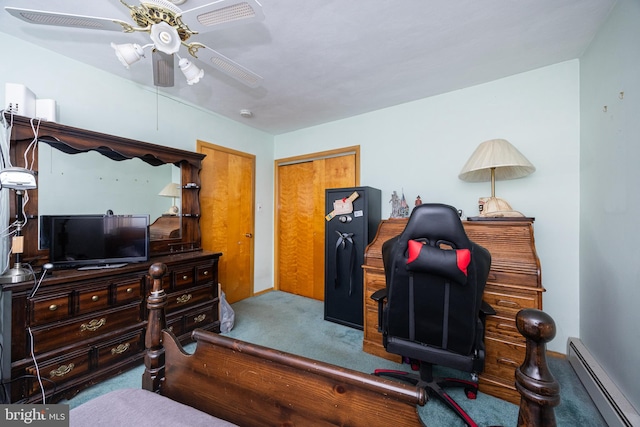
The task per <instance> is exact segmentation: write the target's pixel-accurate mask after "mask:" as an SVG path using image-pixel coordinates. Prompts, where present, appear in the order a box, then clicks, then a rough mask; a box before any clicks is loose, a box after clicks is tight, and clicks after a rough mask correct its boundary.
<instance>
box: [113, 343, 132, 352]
mask: <svg viewBox="0 0 640 427" xmlns="http://www.w3.org/2000/svg"><path fill="white" fill-rule="evenodd" d="M129 346H130V345H129V343H125V344H118V346H117V347H115V348H112V349H111V354H122V353H124V352H125V351H127V350H129Z"/></svg>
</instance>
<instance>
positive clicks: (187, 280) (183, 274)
mask: <svg viewBox="0 0 640 427" xmlns="http://www.w3.org/2000/svg"><path fill="white" fill-rule="evenodd" d="M194 277H195V275H194V270H193V267H189V268H181V269H177V270H174V271H173V287H174V289H180V288H185V287H189V286H193V285H194Z"/></svg>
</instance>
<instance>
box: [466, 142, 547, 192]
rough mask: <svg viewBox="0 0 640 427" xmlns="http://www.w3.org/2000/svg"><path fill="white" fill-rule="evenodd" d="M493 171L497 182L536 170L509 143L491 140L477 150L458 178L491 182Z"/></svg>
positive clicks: (519, 176)
mask: <svg viewBox="0 0 640 427" xmlns="http://www.w3.org/2000/svg"><path fill="white" fill-rule="evenodd" d="M492 169H494V171H495V179H497V180H506V179H515V178H522V177H523V176H527V175H529V174H531V173H533V172H535V170H536V168H535V166H533V165H532V164H531V162H530V161H529V160H527V158H526V157H524V156H523V155H522V153H520V151H518V149H517V148H516V147H514V146H513V145H511V143H509V141H507V140H505V139H491V140H489V141H485V142H483V143H481V144H480V145H479V146H478V148H476V151H474V152H473V154H472V155H471V157H469V160H467V163H465V165H464V166H463V167H462V170H461V171H460V174H459V175H458V178H460V179H461V180H463V181H468V182H482V181H491V179H492V178H491V170H492Z"/></svg>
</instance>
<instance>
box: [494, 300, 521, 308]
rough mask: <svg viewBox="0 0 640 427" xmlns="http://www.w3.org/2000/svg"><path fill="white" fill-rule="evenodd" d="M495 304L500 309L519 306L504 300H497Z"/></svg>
mask: <svg viewBox="0 0 640 427" xmlns="http://www.w3.org/2000/svg"><path fill="white" fill-rule="evenodd" d="M497 304H498V305H499V306H501V307H509V308H520V304H518V303H517V302H515V301H509V300H506V299H501V300H498V302H497Z"/></svg>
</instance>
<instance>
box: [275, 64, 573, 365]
mask: <svg viewBox="0 0 640 427" xmlns="http://www.w3.org/2000/svg"><path fill="white" fill-rule="evenodd" d="M579 126H580V117H579V64H578V60H573V61H568V62H563V63H560V64H556V65H552V66H549V67H545V68H542V69H538V70H534V71H531V72H528V73H524V74H519V75H516V76H512V77H508V78H504V79H500V80H497V81H494V82H490V83H486V84H483V85H479V86H475V87H470V88H467V89H463V90H459V91H455V92H451V93H447V94H444V95H440V96H434V97H431V98H427V99H422V100H420V101H416V102H411V103H407V104H403V105H399V106H396V107H391V108H387V109H383V110H379V111H375V112H372V113H368V114H363V115H361V116H358V117H353V118H349V119H345V120H340V121H336V122H332V123H328V124H325V125H321V126H316V127H311V128H307V129H302V130H300V131H296V132H292V133H288V134H285V135H279V136H277V137H276V139H275V141H276V145H275V155H276V158H286V157H290V156H295V155H299V154H303V153H310V152H317V151H322V150H329V149H333V148H337V147H343V146H348V145H356V144H359V145H360V147H361V155H362V160H361V169H362V170H361V179H360V183H361V184H362V185H368V186H372V187H376V188H379V189H381V190H382V194H383V200H382V217H383V218H388V216H389V214H390V205H389V203H388V201H389V199H390V196H391V193H392V191H394V190H396V191H398V192H400V191H402V190H403V189H404V193H405V195H406V197H407V200H408V201H409V203H410V205H413V200H414V199H415V197H416V196H417V195H420V197H421V198H422V200H423V202H442V203H448V204H451V205H453V206H455V207H457V208H458V209H462V210H463V211H464V212H465V214H467V215H469V216H473V215H477V212H478V211H477V201H478V197H483V196H489V195H490V193H491V186H490V184H489V183H488V182H485V183H466V182H463V181H461V180H459V179H458V173H459V172H460V169H461V168H462V166H463V165H464V163H465V162H466V161H467V159H468V158H469V156H470V155H471V153H472V152H473V150H475V148H476V146H477V145H478V144H480V143H481V142H483V141H485V140H487V139H493V138H505V139H507V140H509V141H510V142H511V143H513V144H514V145H515V146H516V147H517V148H518V149H519V150H520V151H521V152H522V153H523V154H524V155H525V156H526V157H527V158H528V159H529V160H530V161H531V162H532V163H533V164H534V165H535V166H536V168H537V170H536V172H535V173H533V174H532V175H530V176H528V177H525V178H522V179H517V180H512V181H498V182H497V183H496V195H497V196H498V197H503V198H505V199H506V200H507V201H508V202H509V203H510V204H511V205H512V207H513V208H514V209H516V210H519V211H521V212H523V213H524V214H525V215H527V216H532V217H535V223H534V229H535V241H536V247H537V251H538V256H539V257H540V262H541V265H542V284H543V286H544V287H545V288H546V290H547V291H546V293H545V294H544V299H543V304H544V309H545V311H547V312H548V313H549V314H550V315H551V316H553V318H554V319H555V321H556V323H557V325H558V334H557V336H556V338H555V339H554V340H553V341H552V342H551V343H550V344H549V348H550V349H552V350H554V351H558V352H562V353H564V352H565V347H566V341H567V338H568V337H569V336H576V335H577V334H578V326H579V316H578V314H579V311H578V310H579V306H578V297H579V290H578V283H579V278H578V274H577V271H578V241H579V239H578V209H579V181H578V174H579V154H580V152H579V138H580V128H579Z"/></svg>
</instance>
